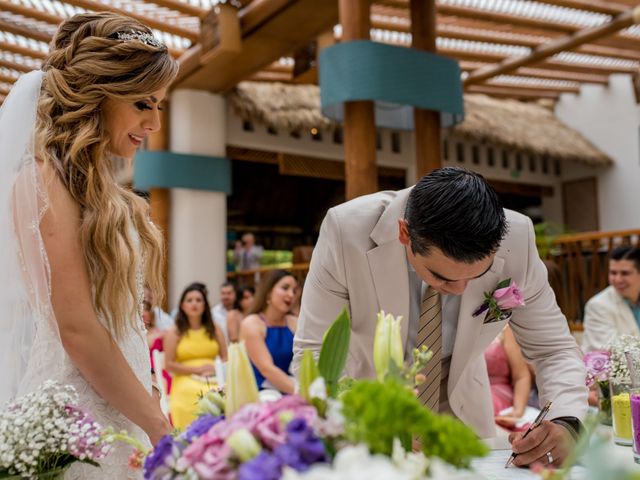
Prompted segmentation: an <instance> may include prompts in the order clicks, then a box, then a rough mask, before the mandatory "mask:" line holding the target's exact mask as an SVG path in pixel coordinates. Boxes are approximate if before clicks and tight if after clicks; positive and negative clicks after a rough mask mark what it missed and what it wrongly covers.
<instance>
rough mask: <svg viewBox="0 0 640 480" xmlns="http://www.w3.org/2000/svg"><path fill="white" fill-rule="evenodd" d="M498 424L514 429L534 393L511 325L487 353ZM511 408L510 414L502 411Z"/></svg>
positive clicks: (485, 357) (486, 357)
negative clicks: (530, 395) (502, 413)
mask: <svg viewBox="0 0 640 480" xmlns="http://www.w3.org/2000/svg"><path fill="white" fill-rule="evenodd" d="M484 359H485V362H486V363H487V373H488V374H489V384H490V387H491V397H492V398H493V415H494V416H495V417H496V423H497V424H498V425H500V426H503V427H505V428H514V427H515V424H516V422H517V421H518V420H519V419H520V418H521V417H522V415H523V414H524V411H525V408H526V407H527V402H528V400H529V393H530V392H531V372H530V371H529V366H528V365H527V362H526V361H525V359H524V357H523V356H522V352H521V350H520V346H519V345H518V343H517V342H516V339H515V337H514V336H513V332H512V331H511V327H509V326H508V325H507V326H506V327H505V328H504V330H502V332H501V333H500V335H498V337H497V338H496V339H495V340H494V341H493V342H491V345H489V347H488V348H487V349H486V350H485V352H484ZM507 408H510V409H511V411H510V412H509V413H508V414H507V415H501V414H500V412H502V411H503V410H506V409H507Z"/></svg>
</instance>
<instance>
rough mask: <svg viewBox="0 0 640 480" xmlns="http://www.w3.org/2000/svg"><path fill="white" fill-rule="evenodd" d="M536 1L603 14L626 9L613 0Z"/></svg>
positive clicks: (615, 13) (625, 6)
mask: <svg viewBox="0 0 640 480" xmlns="http://www.w3.org/2000/svg"><path fill="white" fill-rule="evenodd" d="M536 1H537V2H538V3H546V4H548V5H553V6H556V7H564V8H573V9H575V10H585V11H587V12H595V13H602V14H604V15H612V16H615V15H618V14H620V13H622V12H624V11H625V10H628V9H629V7H628V6H627V5H621V4H619V3H616V2H615V1H613V2H609V1H606V2H604V1H601V0H536Z"/></svg>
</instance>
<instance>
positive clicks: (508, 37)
mask: <svg viewBox="0 0 640 480" xmlns="http://www.w3.org/2000/svg"><path fill="white" fill-rule="evenodd" d="M372 28H377V29H381V30H388V31H391V32H402V33H409V32H410V27H409V24H408V23H407V24H404V23H399V22H392V21H384V20H380V19H376V20H372ZM437 32H438V37H442V38H452V39H456V40H467V41H470V42H485V43H495V44H501V45H511V46H517V47H528V48H535V47H538V46H540V45H543V44H544V43H546V42H549V41H551V40H553V37H549V36H540V35H535V36H534V35H526V34H520V33H517V32H502V31H499V30H487V29H473V28H469V27H460V26H458V25H455V24H438V25H437ZM573 50H574V51H576V52H578V53H585V54H587V55H597V56H603V57H612V58H623V59H625V60H640V50H638V49H632V48H618V47H609V46H605V45H596V44H586V45H579V46H578V47H576V48H574V49H573Z"/></svg>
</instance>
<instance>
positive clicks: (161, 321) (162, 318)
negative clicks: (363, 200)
mask: <svg viewBox="0 0 640 480" xmlns="http://www.w3.org/2000/svg"><path fill="white" fill-rule="evenodd" d="M144 301H145V302H148V303H149V304H150V305H151V312H152V314H153V316H154V319H155V326H156V327H157V328H158V329H160V330H162V331H165V330H169V329H170V328H171V327H172V326H173V325H174V323H175V322H174V319H173V317H172V316H171V315H169V314H168V313H167V312H165V311H164V310H162V308H160V307H159V306H157V305H156V304H155V295H154V294H153V292H152V291H151V289H150V288H149V287H148V286H146V285H145V287H144Z"/></svg>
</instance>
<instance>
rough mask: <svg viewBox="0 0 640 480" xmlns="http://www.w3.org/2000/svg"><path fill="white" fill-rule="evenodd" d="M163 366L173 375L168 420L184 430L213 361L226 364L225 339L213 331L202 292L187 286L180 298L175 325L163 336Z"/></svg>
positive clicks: (207, 385) (208, 378)
mask: <svg viewBox="0 0 640 480" xmlns="http://www.w3.org/2000/svg"><path fill="white" fill-rule="evenodd" d="M164 344H165V345H164V346H165V364H166V368H167V370H169V372H171V374H172V375H173V385H172V387H171V396H170V398H169V410H170V412H171V419H172V421H173V425H174V426H175V427H176V428H179V429H184V428H185V427H186V426H187V425H188V424H189V423H191V422H192V421H193V420H195V418H196V416H195V413H196V410H197V401H198V396H199V395H200V394H202V393H204V392H206V391H207V390H209V389H210V388H211V386H212V383H213V381H214V380H213V377H214V375H215V366H214V365H215V362H214V360H215V358H216V357H217V356H218V355H219V356H220V358H221V359H222V361H226V360H227V346H226V344H225V341H224V336H223V335H222V332H221V331H220V329H219V328H216V326H215V324H214V323H213V318H212V317H211V309H210V308H209V302H208V300H207V297H206V295H205V292H204V291H203V290H202V289H201V288H199V287H198V286H197V285H190V286H188V287H187V288H186V289H185V290H184V292H182V296H181V297H180V306H179V310H178V315H177V317H176V325H175V327H173V328H172V329H170V330H169V331H167V332H166V334H165V341H164Z"/></svg>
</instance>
